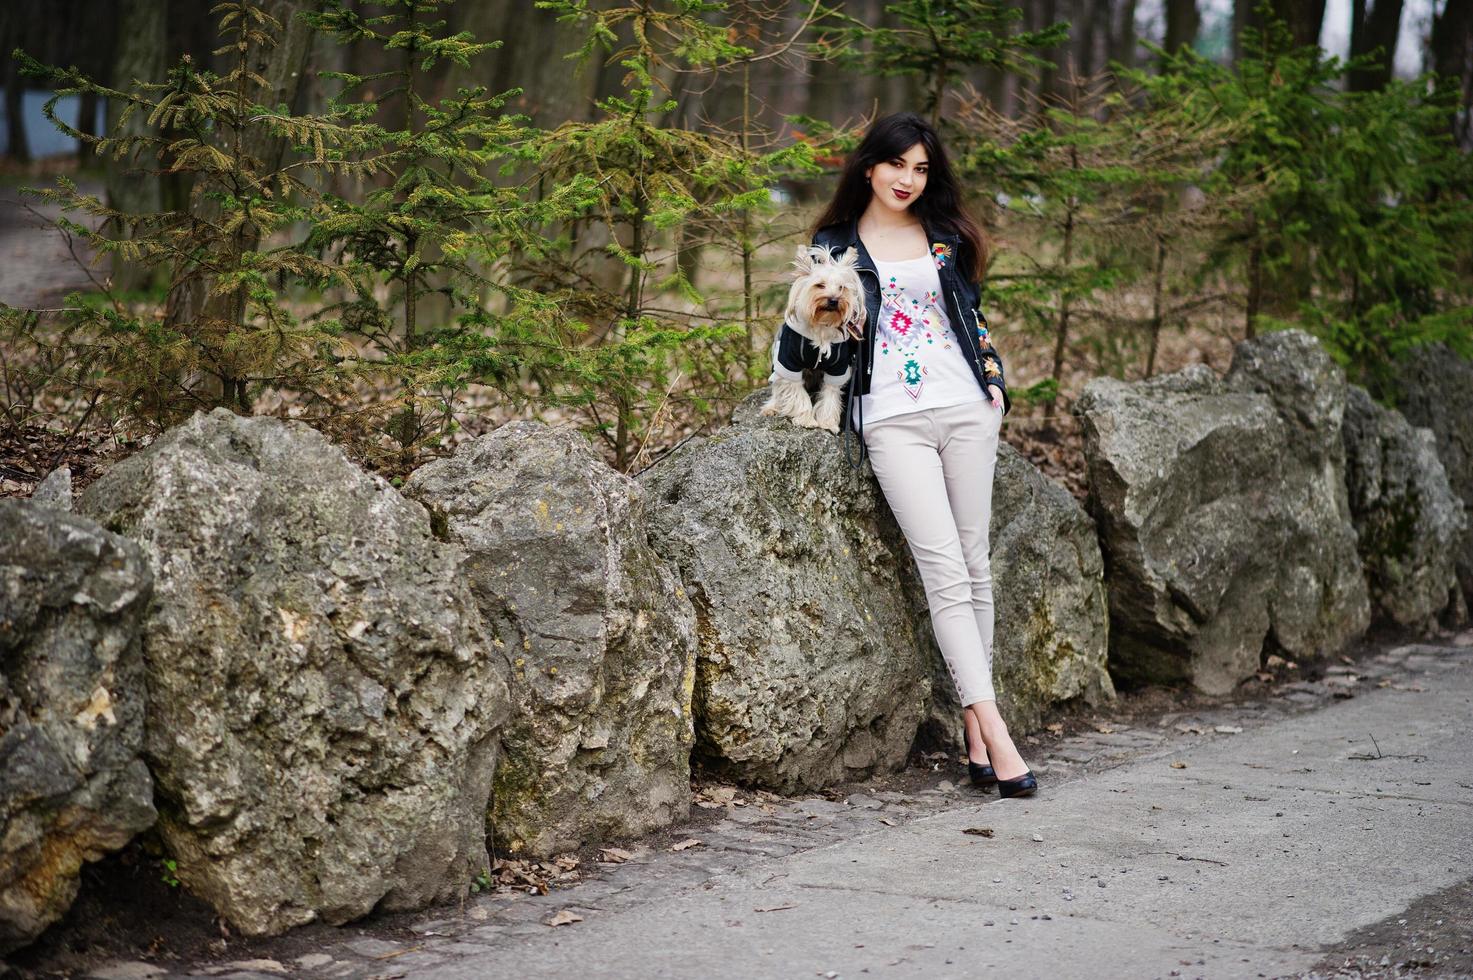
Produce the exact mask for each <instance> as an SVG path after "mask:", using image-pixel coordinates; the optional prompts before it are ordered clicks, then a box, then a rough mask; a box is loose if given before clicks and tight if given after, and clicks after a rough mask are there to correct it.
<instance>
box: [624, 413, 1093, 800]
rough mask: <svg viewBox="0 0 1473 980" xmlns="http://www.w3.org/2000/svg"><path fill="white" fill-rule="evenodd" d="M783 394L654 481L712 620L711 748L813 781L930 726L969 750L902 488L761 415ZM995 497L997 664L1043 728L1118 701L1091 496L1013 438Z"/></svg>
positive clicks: (871, 764)
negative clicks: (899, 515)
mask: <svg viewBox="0 0 1473 980" xmlns="http://www.w3.org/2000/svg"><path fill="white" fill-rule="evenodd" d="M766 397H767V393H766V392H765V391H759V392H757V393H755V394H754V395H752V396H751V397H750V398H749V399H748V400H747V401H746V402H744V403H743V404H742V406H741V407H740V408H738V410H737V412H736V414H735V416H734V419H733V422H732V424H731V426H729V427H728V428H726V429H723V430H721V431H720V432H718V433H717V434H716V435H715V436H714V437H712V438H711V439H709V440H706V441H704V442H701V443H698V444H691V445H688V446H686V447H685V448H683V449H682V450H680V451H678V452H676V453H675V454H674V455H673V456H671V457H670V458H668V459H666V460H664V461H662V462H661V463H659V464H658V465H656V466H654V467H653V468H651V469H650V470H648V471H647V472H646V473H645V474H642V475H641V477H640V480H641V482H643V483H644V484H645V485H646V487H647V488H648V489H649V490H650V507H651V518H650V524H651V537H652V540H653V541H654V542H655V545H656V547H658V548H659V549H661V550H662V551H663V552H665V553H668V554H671V555H673V556H674V557H675V559H676V561H677V562H678V563H679V565H680V568H681V572H682V575H683V576H684V580H685V583H686V588H687V590H688V591H689V592H690V593H691V597H692V598H693V599H694V600H695V603H696V610H697V614H698V616H699V620H700V640H701V643H700V654H699V659H698V661H697V671H696V678H697V679H696V717H697V732H696V745H697V751H698V752H699V753H700V754H701V756H702V757H703V759H704V760H705V761H706V762H707V763H708V764H709V765H710V766H712V767H713V768H715V769H717V770H719V771H723V772H726V773H728V774H729V775H731V776H733V777H735V778H738V779H741V780H744V781H746V782H749V783H758V784H762V785H766V786H772V787H775V788H779V789H784V790H801V789H808V788H814V787H818V786H823V785H826V784H830V783H835V782H839V781H842V780H846V779H853V778H858V777H860V776H863V775H866V774H868V773H871V772H874V771H876V770H877V769H885V768H894V767H898V766H900V765H902V764H903V763H904V761H905V757H906V753H907V750H908V748H909V747H910V745H911V742H912V736H913V735H915V734H916V732H917V731H918V728H919V729H921V730H922V737H923V739H924V740H925V741H926V742H928V743H930V744H938V743H939V744H943V745H955V744H957V742H958V740H959V733H960V729H961V718H962V712H961V706H960V704H959V703H958V702H957V697H956V686H955V682H954V681H953V680H952V679H951V676H950V672H949V671H948V670H947V668H946V663H945V661H944V660H943V659H942V657H941V654H940V651H939V650H938V649H937V648H936V644H935V639H934V637H933V635H932V631H931V622H930V615H929V612H928V611H927V608H926V598H925V591H924V589H923V588H922V585H921V582H920V579H919V576H918V574H917V572H916V568H915V561H914V559H913V558H912V557H911V554H910V550H909V548H908V547H907V546H906V544H905V540H904V537H903V536H902V534H901V532H900V529H899V528H898V527H897V526H896V524H895V521H894V518H893V517H892V516H891V514H890V509H889V507H888V505H887V504H886V503H885V500H884V495H883V493H882V492H881V491H880V488H879V486H878V484H877V483H876V482H875V479H874V477H873V475H872V474H871V472H870V470H869V468H868V466H867V465H866V466H865V467H864V468H863V469H862V470H860V471H858V472H856V471H854V470H852V469H851V468H850V467H849V465H848V464H847V463H846V461H845V457H844V454H843V453H842V452H840V451H839V450H838V448H837V447H836V446H835V444H834V440H833V439H832V438H830V437H828V436H825V435H823V434H820V433H817V432H814V431H812V430H802V429H798V428H795V427H794V426H793V425H791V424H790V423H789V422H787V421H786V420H782V419H771V418H764V417H762V416H760V415H758V414H757V410H758V409H759V408H760V406H761V405H762V404H763V402H764V401H765V400H766ZM993 494H994V496H993V500H994V506H993V516H992V523H991V543H992V567H993V581H994V601H995V603H996V610H997V612H996V620H995V622H996V628H995V648H994V652H993V672H994V673H993V676H994V682H995V685H996V687H997V691H998V704H999V707H1000V709H1001V710H1002V711H1003V713H1004V715H1005V716H1006V717H1007V719H1008V721H1009V722H1010V723H1012V724H1013V725H1015V726H1019V727H1021V728H1027V727H1030V726H1033V725H1036V724H1037V722H1038V720H1039V718H1040V716H1041V714H1042V712H1043V709H1044V708H1046V707H1047V706H1049V705H1052V704H1055V703H1057V702H1060V701H1065V700H1070V699H1074V698H1083V699H1085V700H1087V701H1090V702H1091V703H1094V702H1098V701H1099V700H1100V699H1102V698H1107V697H1109V696H1111V695H1112V694H1113V690H1112V688H1111V685H1110V679H1109V676H1108V675H1107V674H1106V672H1105V654H1106V605H1105V596H1104V588H1103V584H1102V582H1101V580H1100V571H1101V559H1100V551H1099V545H1098V543H1097V542H1096V540H1095V532H1094V528H1093V524H1092V522H1091V521H1090V519H1089V517H1088V516H1087V515H1086V514H1085V513H1084V512H1083V510H1082V509H1081V508H1080V507H1079V506H1078V504H1077V503H1075V502H1074V500H1073V499H1072V498H1070V497H1069V495H1068V493H1066V492H1065V491H1064V490H1063V489H1062V488H1061V487H1058V486H1056V485H1054V484H1053V483H1052V482H1050V481H1049V480H1047V479H1045V478H1044V477H1043V476H1042V474H1040V473H1039V472H1038V471H1037V470H1036V469H1035V468H1034V467H1033V466H1032V465H1031V464H1029V463H1028V462H1027V461H1026V460H1024V459H1023V458H1022V457H1021V456H1020V455H1018V453H1016V452H1015V451H1014V450H1013V449H1012V447H1010V446H1006V445H1004V446H1002V447H1001V448H1000V450H999V459H998V467H997V475H996V477H995V484H994V491H993Z"/></svg>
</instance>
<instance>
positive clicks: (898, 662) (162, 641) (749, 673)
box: [0, 333, 1470, 949]
mask: <svg viewBox="0 0 1473 980" xmlns="http://www.w3.org/2000/svg"><path fill="white" fill-rule="evenodd" d="M1338 372H1339V369H1338V368H1335V367H1334V365H1333V363H1332V362H1330V360H1329V358H1328V357H1326V356H1325V354H1324V352H1323V351H1322V350H1320V348H1319V347H1318V345H1316V344H1315V343H1314V342H1313V341H1312V340H1310V339H1309V338H1308V337H1307V336H1305V335H1302V334H1295V333H1287V334H1275V335H1271V336H1269V337H1265V338H1261V339H1259V340H1256V341H1252V342H1248V343H1245V344H1242V345H1239V348H1238V356H1237V358H1236V359H1235V361H1234V364H1233V368H1232V370H1231V371H1230V372H1229V374H1228V376H1227V377H1226V378H1222V379H1219V378H1217V377H1216V376H1215V375H1214V374H1213V373H1212V372H1211V371H1210V370H1208V369H1206V368H1194V369H1190V370H1188V371H1185V372H1181V373H1179V374H1176V375H1170V376H1166V377H1162V378H1157V379H1153V380H1151V381H1148V382H1143V383H1139V384H1133V385H1130V384H1123V383H1120V382H1114V381H1107V380H1100V381H1096V382H1092V383H1091V385H1090V386H1089V388H1088V389H1087V391H1086V394H1085V397H1084V398H1083V399H1081V402H1080V403H1079V411H1080V414H1081V416H1082V419H1083V422H1084V426H1085V431H1086V434H1087V455H1088V459H1089V466H1090V487H1091V490H1090V499H1089V501H1088V510H1086V509H1085V508H1084V507H1081V506H1080V505H1079V504H1078V503H1077V502H1076V501H1075V500H1074V499H1073V498H1072V497H1071V496H1070V495H1069V494H1068V493H1066V492H1065V491H1064V490H1063V489H1062V488H1060V487H1059V486H1058V485H1056V484H1054V483H1053V482H1052V481H1050V480H1048V479H1046V478H1044V477H1043V476H1042V475H1041V474H1040V473H1039V472H1038V471H1037V470H1036V469H1035V468H1034V467H1032V466H1031V465H1030V464H1029V463H1028V462H1027V461H1026V460H1024V459H1023V458H1022V457H1021V456H1020V455H1019V454H1018V453H1016V452H1015V451H1013V450H1012V448H1011V447H1010V446H1007V445H1006V444H1004V445H1003V446H1001V448H1000V451H999V459H998V467H997V476H996V484H995V492H994V507H993V515H992V524H991V542H992V566H993V572H994V581H995V583H996V586H995V598H996V621H997V629H996V650H995V652H994V663H995V665H996V667H995V670H996V675H997V676H996V681H997V688H998V691H999V697H1000V704H1001V706H1002V707H1003V709H1004V712H1005V714H1006V715H1007V717H1008V718H1009V720H1010V721H1011V722H1012V723H1013V724H1014V725H1015V727H1019V728H1025V729H1026V728H1027V727H1030V726H1032V725H1034V724H1036V723H1037V721H1038V720H1039V718H1040V717H1041V716H1042V714H1043V712H1044V711H1045V709H1047V708H1048V707H1049V706H1050V705H1054V704H1058V703H1060V702H1064V701H1069V700H1074V699H1083V700H1085V701H1087V702H1090V703H1097V702H1099V701H1102V700H1104V699H1107V698H1109V697H1111V696H1112V695H1113V688H1112V683H1111V673H1110V672H1107V670H1106V665H1107V653H1108V664H1109V667H1110V671H1111V672H1113V673H1114V674H1115V676H1116V677H1119V678H1126V679H1132V680H1134V679H1142V680H1156V681H1160V680H1167V681H1183V680H1185V681H1190V682H1192V683H1194V684H1196V685H1197V686H1199V687H1202V688H1204V689H1207V690H1225V689H1228V688H1231V687H1232V685H1233V684H1235V683H1236V682H1237V681H1238V680H1240V679H1242V678H1243V677H1245V676H1248V675H1249V674H1251V673H1252V672H1253V671H1254V670H1256V669H1258V667H1259V665H1260V658H1261V657H1262V656H1264V655H1266V653H1267V652H1270V651H1273V650H1282V651H1285V652H1287V653H1289V654H1292V655H1294V656H1304V657H1308V656H1313V655H1315V654H1324V653H1329V652H1332V651H1334V650H1337V649H1339V648H1341V647H1342V646H1343V645H1344V644H1345V643H1346V642H1348V641H1349V640H1351V639H1353V638H1354V637H1355V636H1357V635H1358V634H1359V633H1360V632H1361V631H1362V630H1364V628H1365V626H1366V624H1367V622H1368V620H1369V618H1370V617H1371V615H1372V610H1373V607H1374V608H1375V609H1378V610H1380V611H1381V613H1382V614H1383V615H1385V616H1387V617H1389V618H1391V619H1393V620H1395V621H1396V622H1400V623H1409V624H1416V625H1425V624H1427V623H1430V622H1432V621H1433V620H1434V619H1435V618H1436V617H1437V616H1438V615H1440V614H1442V613H1443V612H1444V607H1446V606H1447V605H1448V603H1449V601H1450V592H1449V590H1450V585H1451V583H1452V576H1453V568H1454V562H1455V560H1456V556H1457V555H1459V554H1461V552H1458V551H1457V550H1456V548H1457V547H1459V546H1461V543H1462V542H1463V541H1464V537H1463V535H1464V534H1465V529H1466V523H1467V522H1466V518H1465V517H1464V504H1463V503H1462V501H1460V500H1459V499H1458V498H1457V497H1456V496H1454V495H1453V493H1452V491H1451V490H1450V489H1449V485H1448V480H1447V476H1446V475H1445V473H1444V472H1443V470H1442V469H1441V466H1440V464H1439V461H1438V451H1440V450H1441V441H1440V437H1438V436H1436V435H1435V432H1434V434H1433V435H1430V436H1429V434H1428V433H1427V432H1426V431H1425V430H1414V429H1411V428H1410V427H1409V426H1408V425H1407V424H1406V423H1405V422H1404V421H1403V420H1401V419H1400V418H1399V417H1398V416H1397V415H1396V414H1395V413H1393V412H1390V411H1389V410H1386V409H1383V408H1380V407H1379V406H1377V405H1375V404H1374V403H1372V402H1370V400H1369V399H1368V398H1365V397H1364V396H1363V394H1358V393H1357V392H1356V390H1355V389H1353V388H1352V389H1349V394H1347V388H1346V386H1345V384H1344V381H1343V375H1340V374H1339V373H1338ZM762 398H763V394H761V393H759V394H757V395H754V396H753V398H752V399H749V400H748V402H746V403H745V404H744V405H743V406H742V407H741V408H740V409H739V410H738V412H737V413H736V415H735V417H734V419H733V422H732V424H731V425H730V426H729V427H727V428H726V429H723V430H722V431H720V432H718V433H717V434H715V435H713V436H711V437H709V438H705V439H698V440H693V441H691V442H689V443H687V444H686V445H684V446H683V447H681V448H680V449H679V450H677V451H676V452H674V453H673V454H671V455H670V456H668V457H666V458H665V459H663V460H662V461H660V462H659V463H657V464H656V465H655V466H654V467H652V468H650V469H649V470H647V471H646V472H645V473H643V474H641V476H640V477H639V478H638V479H631V478H629V477H627V476H624V475H623V474H620V473H617V472H615V471H613V470H612V469H610V468H609V467H607V466H606V465H605V464H604V463H603V462H601V461H600V460H599V459H598V458H597V456H596V454H595V453H594V452H593V451H592V450H591V448H590V447H589V445H588V444H587V443H586V441H584V440H583V439H582V438H581V437H580V436H578V435H576V434H574V433H571V432H568V431H565V430H556V429H550V428H548V427H546V426H543V425H539V424H533V423H512V424H509V425H506V426H503V427H502V428H500V429H498V430H497V431H495V432H493V433H492V434H490V435H487V436H484V437H482V438H480V439H478V440H475V441H474V442H472V443H470V444H468V445H466V446H464V447H462V448H461V449H460V451H459V452H457V453H456V454H455V455H454V456H453V457H450V458H448V459H444V460H440V461H437V462H434V463H431V464H428V465H426V466H425V467H423V468H421V469H420V470H419V471H417V472H416V473H415V474H413V476H412V477H411V478H410V480H409V481H408V482H407V484H406V486H405V488H404V492H403V493H400V492H399V491H398V490H396V489H395V488H393V487H391V486H390V485H388V484H387V483H386V482H384V481H383V480H382V479H380V478H378V477H375V476H371V475H369V474H366V473H364V472H363V471H362V470H360V469H358V468H357V467H356V466H354V465H353V464H352V463H351V462H350V461H349V460H347V459H346V458H345V457H344V456H343V455H342V454H341V453H340V452H339V451H338V450H337V449H336V448H334V447H333V446H332V445H330V444H329V443H327V442H326V441H325V440H324V439H323V438H322V437H321V436H319V435H318V434H317V433H315V432H314V431H312V430H311V429H309V428H307V427H306V426H304V425H300V424H296V423H290V422H283V421H279V420H275V419H267V418H253V419H248V418H240V417H237V416H234V415H232V414H230V413H228V412H225V411H223V410H217V411H215V412H213V413H210V414H208V415H204V414H201V415H196V416H195V417H194V418H193V419H192V420H190V421H189V422H188V423H186V424H184V425H182V426H180V427H178V428H176V429H174V430H171V431H170V432H168V433H166V434H164V435H163V436H161V437H160V438H159V439H158V440H157V441H156V442H155V443H154V444H153V445H152V446H150V447H149V448H148V449H147V450H145V451H144V452H142V453H140V454H138V455H137V456H135V457H133V458H131V459H129V460H126V461H124V462H122V463H120V464H119V465H118V466H116V467H115V468H114V469H113V470H112V471H110V472H109V473H108V474H107V475H105V476H104V477H103V478H102V479H100V480H99V481H97V482H96V483H95V484H93V485H92V486H91V487H90V488H88V490H87V491H86V493H84V494H83V495H82V496H81V497H80V498H79V500H78V501H77V502H76V505H75V506H76V509H77V511H78V513H77V514H70V513H68V512H67V510H66V507H67V504H68V498H67V495H66V494H65V492H64V490H63V489H58V488H52V489H51V490H49V491H48V493H47V495H46V496H47V500H46V502H44V503H36V502H26V501H8V502H0V603H3V607H0V666H3V672H0V787H3V790H4V792H3V794H0V949H9V948H13V947H15V946H17V945H20V944H23V943H25V942H27V941H29V940H30V939H31V938H34V936H35V935H36V934H37V933H38V932H39V931H40V929H42V928H44V927H45V925H46V924H47V923H48V922H50V921H53V920H54V919H56V918H57V917H58V916H59V915H60V914H61V913H62V912H63V911H64V910H65V908H66V907H67V905H68V904H69V902H70V901H71V898H72V896H73V894H74V892H75V889H76V873H77V868H78V867H79V865H80V863H81V862H82V861H84V860H91V859H95V858H96V857H98V856H99V855H100V854H101V853H103V852H105V851H106V850H108V849H112V848H116V847H119V846H121V845H122V844H123V843H125V842H126V841H127V840H129V839H130V837H131V836H132V835H133V834H135V833H137V832H138V831H140V830H142V829H144V828H147V827H149V826H156V828H157V833H158V835H159V837H160V838H161V840H162V842H163V845H164V847H165V848H166V849H167V851H168V853H169V854H170V855H171V856H172V857H173V859H174V860H175V861H176V862H177V874H178V877H179V879H180V880H181V882H182V883H183V884H184V885H185V886H186V887H187V888H188V889H189V890H190V891H192V892H193V893H195V894H196V895H198V896H200V897H202V898H204V899H205V900H207V901H208V902H210V903H211V904H212V905H213V906H214V907H215V908H216V909H218V910H219V911H220V912H221V913H222V914H223V915H224V916H226V918H228V919H229V920H230V921H231V922H232V923H233V924H234V925H235V926H236V927H237V928H239V929H240V930H241V931H244V932H246V933H251V934H266V933H274V932H280V931H282V930H284V929H287V928H290V927H291V926H294V925H297V924H301V923H304V922H308V921H313V920H324V921H327V922H343V921H347V920H350V919H352V918H355V917H358V916H361V915H363V914H365V913H367V912H369V911H370V910H372V909H375V908H383V909H394V908H410V907H415V906H422V905H425V904H428V903H432V902H434V901H436V900H439V899H443V898H446V897H448V896H451V895H455V894H458V893H460V892H462V891H463V890H464V889H465V887H466V886H467V884H468V883H469V882H470V880H471V879H472V878H473V877H474V876H475V874H476V873H477V872H478V871H480V870H481V869H482V868H484V867H485V866H486V864H487V850H486V848H487V844H488V843H489V844H490V845H491V846H492V847H493V848H494V849H495V850H496V851H498V852H500V853H506V852H510V853H520V854H527V855H545V854H549V853H552V852H555V851H559V850H563V849H567V848H570V847H575V846H578V845H580V844H587V843H591V842H594V841H597V840H600V839H604V838H607V837H610V836H625V835H636V834H640V833H644V832H647V831H649V830H651V829H654V828H657V827H660V826H665V825H668V824H670V823H671V822H673V821H676V820H679V819H681V818H682V817H684V816H685V815H686V814H687V813H688V807H689V800H690V792H689V778H690V763H691V758H692V756H693V755H694V756H695V757H697V758H698V759H700V760H701V761H702V763H703V764H704V765H706V766H707V767H708V768H710V769H712V770H714V771H716V772H719V773H722V774H724V775H726V776H728V777H730V778H732V779H735V780H739V781H742V782H744V783H747V784H749V785H757V786H763V787H767V788H771V789H776V790H780V791H802V790H810V789H815V788H818V787H821V786H825V785H830V784H833V783H835V782H839V781H844V780H849V779H854V778H859V777H863V776H865V775H868V774H871V773H874V772H877V771H881V770H885V769H893V768H896V767H898V766H900V765H902V764H903V763H904V760H905V758H906V756H907V754H908V752H909V751H910V749H911V747H912V745H913V744H914V743H915V742H916V739H917V736H918V733H919V735H920V737H921V738H923V739H927V740H930V741H931V742H932V743H935V744H942V745H951V746H954V745H955V744H956V742H957V733H956V728H957V725H958V722H959V720H960V711H959V706H958V705H957V703H956V695H955V690H954V688H953V685H952V683H951V680H950V677H949V675H948V673H947V672H946V669H945V666H944V663H943V662H942V660H941V657H940V655H939V653H938V651H937V650H936V649H935V645H934V641H933V640H932V637H931V631H930V625H929V618H928V616H927V613H926V606H925V596H924V591H923V589H922V588H921V584H920V582H919V581H918V579H917V576H916V572H915V567H914V564H913V562H912V561H911V559H910V557H909V554H908V551H907V549H906V546H905V543H904V541H903V538H902V536H901V534H900V532H899V530H898V528H897V527H896V525H895V523H894V521H893V519H892V518H891V516H890V514H889V511H888V508H887V507H886V506H885V504H884V501H883V498H882V496H881V495H880V494H879V491H878V488H877V486H876V484H875V482H874V480H873V479H872V477H870V475H869V474H868V471H867V470H855V469H852V468H850V467H849V466H848V465H847V463H846V461H845V457H844V456H843V454H841V453H839V452H836V451H835V448H834V446H833V444H832V443H831V442H830V441H828V439H827V438H826V437H824V436H823V435H821V434H819V433H816V432H814V431H813V430H802V429H798V428H795V427H793V426H790V425H788V424H786V423H784V422H782V421H780V420H773V419H767V418H763V417H761V416H760V415H759V414H758V412H757V407H758V405H759V404H760V401H761V400H762ZM1434 442H1435V443H1437V445H1436V447H1435V450H1436V451H1434V445H1433V443H1434ZM1468 499H1470V497H1469V496H1464V498H1463V500H1468ZM1102 546H1103V547H1102ZM1363 569H1364V572H1363ZM1451 595H1452V598H1453V600H1456V599H1457V598H1458V597H1457V590H1456V589H1452V590H1451ZM155 807H156V808H157V816H156V818H155V812H154V808H155Z"/></svg>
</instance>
